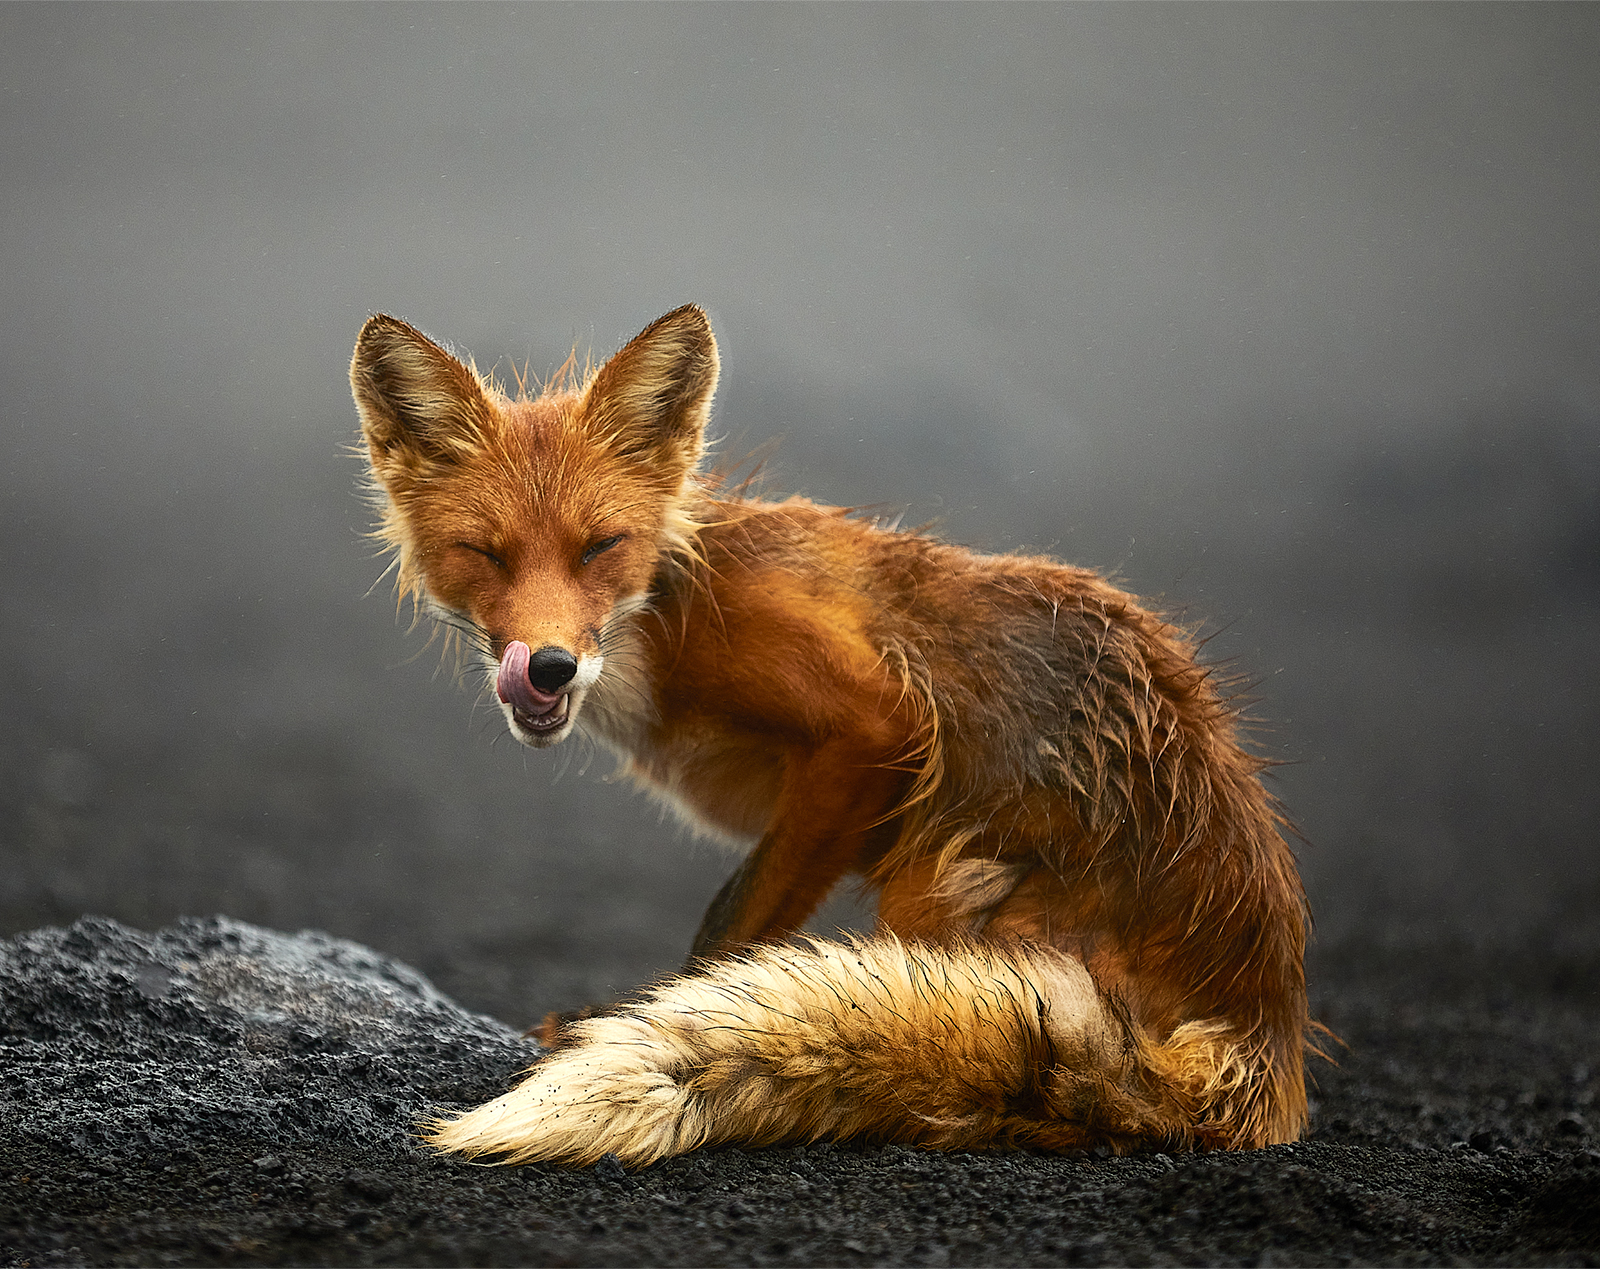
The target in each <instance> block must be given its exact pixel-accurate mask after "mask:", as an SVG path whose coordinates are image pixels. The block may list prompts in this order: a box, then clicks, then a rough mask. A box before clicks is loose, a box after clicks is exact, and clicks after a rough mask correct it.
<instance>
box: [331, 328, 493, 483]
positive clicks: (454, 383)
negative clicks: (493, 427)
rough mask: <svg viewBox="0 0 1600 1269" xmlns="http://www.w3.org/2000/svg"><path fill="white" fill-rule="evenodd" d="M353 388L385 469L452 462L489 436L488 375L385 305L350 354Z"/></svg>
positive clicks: (377, 461)
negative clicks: (386, 310) (481, 375)
mask: <svg viewBox="0 0 1600 1269" xmlns="http://www.w3.org/2000/svg"><path fill="white" fill-rule="evenodd" d="M350 390H351V391H352V392H353V393H354V394H355V398H356V410H357V411H358V412H359V413H360V415H361V430H362V432H363V434H364V435H365V436H366V438H367V446H368V449H369V450H370V452H371V455H372V466H373V470H374V471H375V472H377V474H378V475H379V476H383V475H384V474H385V472H386V471H387V470H390V469H392V468H394V467H395V466H396V465H397V464H398V465H399V466H400V467H410V466H413V465H414V464H415V463H417V462H419V461H427V460H433V461H445V462H448V461H449V460H450V458H451V457H452V456H453V455H454V454H457V453H461V452H465V451H467V450H470V449H472V448H473V447H474V446H476V445H477V444H479V443H480V442H481V441H482V439H483V433H484V429H485V427H486V426H487V424H488V422H489V419H490V417H491V411H490V408H489V402H488V399H487V397H486V396H485V394H484V389H483V382H482V381H481V380H480V379H479V378H478V376H477V374H476V373H475V372H474V371H473V370H472V369H470V368H469V367H467V366H464V365H462V364H461V362H459V361H457V360H456V359H455V358H454V357H452V356H451V355H450V354H449V353H447V352H446V351H445V350H444V349H443V348H441V347H439V345H438V344H436V343H434V342H433V340H431V339H429V338H428V337H427V336H426V335H424V334H423V333H422V332H421V331H419V330H417V329H416V328H415V327H413V326H408V325H407V324H406V323H405V322H402V321H401V320H400V319H399V318H396V317H390V316H388V315H387V314H384V313H379V314H378V315H376V316H375V317H371V318H368V319H367V324H366V325H365V326H363V327H362V328H361V335H360V337H359V338H358V339H357V340H356V352H355V356H354V357H353V358H351V360H350ZM408 460H409V461H408Z"/></svg>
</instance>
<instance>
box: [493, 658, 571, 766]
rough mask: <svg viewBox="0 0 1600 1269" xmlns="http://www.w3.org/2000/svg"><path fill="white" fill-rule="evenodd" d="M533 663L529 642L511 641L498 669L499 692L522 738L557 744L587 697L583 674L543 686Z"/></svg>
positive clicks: (517, 734) (538, 743)
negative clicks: (531, 672) (531, 673)
mask: <svg viewBox="0 0 1600 1269" xmlns="http://www.w3.org/2000/svg"><path fill="white" fill-rule="evenodd" d="M529 663H530V654H529V651H528V646H527V644H525V643H521V642H512V643H510V644H508V645H507V647H506V651H505V653H504V655H503V656H502V657H501V660H500V663H499V665H498V666H497V667H496V669H495V684H494V689H495V695H496V696H498V697H499V698H500V704H501V706H502V708H504V710H505V711H506V716H507V721H508V722H510V724H511V730H512V734H513V735H515V736H516V737H517V739H518V740H520V741H522V742H523V743H524V744H531V745H541V746H542V745H548V744H554V743H555V742H556V741H558V740H560V739H561V737H562V735H563V734H565V731H566V727H567V724H568V723H570V722H571V721H572V714H573V710H574V709H575V708H576V706H577V704H578V702H579V701H580V700H581V699H582V697H583V690H582V689H583V684H582V682H581V679H582V676H581V675H572V680H571V681H569V682H565V683H561V684H560V685H559V686H557V685H556V684H554V683H552V684H551V685H550V686H549V687H548V688H545V687H539V686H538V685H536V684H535V683H533V682H532V681H531V679H530V677H529ZM569 663H572V662H571V659H570V658H569Z"/></svg>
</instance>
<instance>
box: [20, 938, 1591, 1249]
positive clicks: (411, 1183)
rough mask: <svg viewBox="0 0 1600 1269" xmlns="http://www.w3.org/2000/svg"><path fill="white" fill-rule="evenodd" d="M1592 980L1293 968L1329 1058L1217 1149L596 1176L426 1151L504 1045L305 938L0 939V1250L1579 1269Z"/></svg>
mask: <svg viewBox="0 0 1600 1269" xmlns="http://www.w3.org/2000/svg"><path fill="white" fill-rule="evenodd" d="M1595 968H1596V967H1595V966H1594V965H1588V964H1584V965H1571V964H1568V965H1564V966H1556V967H1552V965H1551V964H1550V963H1549V962H1548V961H1536V960H1533V959H1530V960H1528V962H1527V963H1525V964H1521V965H1512V964H1505V963H1491V962H1488V961H1487V960H1485V959H1483V958H1477V959H1476V960H1475V959H1474V958H1473V957H1471V956H1469V955H1467V954H1464V953H1451V954H1450V955H1445V954H1443V953H1440V952H1437V951H1436V952H1435V953H1434V954H1433V955H1432V956H1431V957H1429V956H1424V955H1421V954H1413V955H1410V956H1407V957H1395V958H1379V957H1376V956H1374V957H1371V958H1370V960H1369V962H1368V963H1365V964H1361V963H1357V962H1356V961H1354V960H1352V959H1350V958H1345V959H1344V960H1340V959H1339V958H1337V957H1326V956H1325V957H1324V958H1323V960H1322V961H1320V962H1319V963H1318V970H1319V974H1320V978H1319V980H1318V984H1317V987H1316V990H1315V991H1314V998H1315V1000H1316V1003H1317V1008H1318V1010H1319V1012H1320V1013H1321V1015H1322V1017H1323V1018H1324V1019H1325V1020H1326V1021H1327V1022H1329V1023H1330V1024H1331V1025H1333V1026H1334V1027H1335V1028H1336V1029H1337V1030H1339V1031H1340V1033H1341V1034H1342V1035H1343V1036H1344V1038H1345V1039H1346V1040H1347V1041H1348V1043H1349V1044H1350V1046H1351V1049H1350V1051H1349V1052H1347V1053H1345V1054H1343V1055H1342V1056H1341V1059H1340V1060H1341V1064H1340V1065H1339V1066H1337V1067H1333V1066H1328V1065H1325V1064H1319V1069H1318V1073H1317V1079H1318V1087H1317V1090H1316V1099H1315V1109H1314V1120H1313V1130H1312V1132H1311V1134H1310V1136H1309V1137H1308V1139H1307V1140H1306V1141H1304V1142H1302V1143H1300V1144H1298V1145H1294V1146H1282V1147H1276V1148H1273V1149H1270V1150H1263V1151H1259V1152H1255V1153H1248V1154H1233V1155H1179V1156H1173V1157H1168V1156H1166V1155H1163V1154H1150V1155H1145V1156H1140V1157H1134V1158H1123V1159H1118V1158H1057V1157H1049V1156H1039V1155H1028V1154H1015V1153H1003V1154H989V1155H985V1154H950V1155H941V1154H935V1153H931V1152H927V1151H922V1150H916V1149H908V1148H904V1147H895V1146H891V1147H885V1148H878V1147H862V1146H855V1145H845V1146H835V1145H817V1146H810V1147H795V1148H788V1149H766V1150H748V1151H746V1150H739V1149H722V1150H714V1151H707V1152H704V1153H701V1154H696V1155H692V1156H689V1157H686V1158H681V1159H674V1160H670V1161H668V1162H665V1163H662V1164H658V1165H657V1166H655V1167H652V1168H648V1169H646V1170H644V1171H641V1172H637V1173H632V1174H629V1173H627V1172H624V1170H623V1169H622V1168H620V1167H618V1166H616V1164H615V1163H614V1162H612V1161H609V1160H608V1161H603V1162H602V1163H601V1164H600V1165H599V1166H597V1167H596V1168H594V1169H592V1170H589V1171H581V1172H579V1171H568V1170H562V1169H556V1168H548V1167H543V1166H533V1167H524V1168H492V1167H481V1166H473V1165H470V1164H465V1163H461V1162H457V1161H454V1160H450V1159H440V1158H435V1157H431V1156H430V1155H429V1154H428V1153H426V1152H425V1151H423V1150H421V1149H420V1148H418V1146H417V1145H416V1143H415V1142H414V1140H413V1139H412V1137H411V1135H410V1134H411V1130H412V1126H413V1124H414V1123H415V1121H416V1119H417V1118H418V1117H419V1116H420V1115H422V1114H424V1113H425V1112H426V1111H427V1110H428V1109H430V1108H433V1107H439V1106H453V1105H460V1104H466V1103H469V1102H473V1101H475V1100H479V1099H482V1098H485V1097H488V1096H491V1095H493V1094H495V1093H497V1092H499V1091H501V1090H502V1089H503V1088H504V1087H505V1086H506V1084H507V1083H508V1082H509V1081H510V1079H511V1078H512V1076H513V1075H514V1074H515V1072H517V1071H518V1070H519V1069H520V1068H521V1067H522V1066H523V1065H524V1064H525V1063H526V1062H527V1061H528V1060H529V1059H530V1058H532V1057H533V1056H534V1055H535V1054H536V1052H537V1050H536V1048H535V1047H534V1046H533V1045H531V1044H530V1043H529V1042H528V1041H526V1040H523V1039H521V1038H520V1037H519V1036H518V1035H517V1034H516V1033H515V1032H514V1031H513V1030H511V1029H510V1028H508V1027H506V1026H504V1025H502V1024H500V1023H498V1022H495V1021H494V1020H492V1019H489V1018H487V1017H484V1016H482V1015H477V1014H472V1013H469V1012H467V1011H465V1010H463V1009H461V1008H459V1007H458V1006H456V1005H455V1004H453V1003H452V1002H451V1001H450V1000H448V999H447V998H445V997H444V996H442V995H441V994H440V993H439V992H437V991H436V990H435V989H434V988H433V987H431V986H430V985H429V984H428V982H427V981H426V980H425V979H423V978H422V977H421V976H420V975H418V974H417V973H415V972H414V971H412V970H410V969H408V968H407V967H405V966H403V965H401V964H399V963H398V962H396V961H393V960H391V959H389V958H387V957H384V956H382V955H379V954H378V953H375V952H372V951H370V950H368V949H366V948H363V947H360V946H358V945H356V944H353V943H348V942H344V941H342V940H337V939H332V938H329V937H327V936H325V935H320V934H315V933H303V934H300V935H294V936H290V935H283V934H277V933H273V932H271V931H267V930H262V929H258V928H255V927H253V926H248V925H244V924H240V923H238V922H233V921H228V920H224V919H211V920H193V921H185V922H181V923H179V924H177V925H175V926H173V927H171V928H168V929H165V930H162V931H160V932H158V933H156V934H153V935H150V934H143V933H139V932H136V931H133V930H130V929H127V928H126V927H123V926H120V925H117V924H116V923H114V922H111V921H107V920H103V919H95V918H89V919H85V920H82V921H79V922H77V923H76V924H74V925H73V926H71V927H70V928H69V929H64V930H63V929H44V930H38V931H35V932H33V933H30V934H25V935H22V936H20V937H18V938H16V939H14V940H12V941H10V942H8V943H3V944H0V1027H3V1032H0V1061H3V1063H4V1080H3V1085H0V1100H3V1108H0V1264H4V1265H13V1266H21V1265H28V1266H33V1265H74V1264H96V1265H98V1264H107V1265H113V1264H115V1265H121V1264H127V1265H157V1264H554V1265H678V1264H684V1265H721V1264H797V1265H858V1264H862V1265H864V1264H934V1265H943V1264H966V1265H987V1264H1001V1265H1009V1264H1045V1265H1050V1264H1080V1263H1083V1264H1087V1263H1112V1264H1116V1263H1158V1264H1268V1263H1272V1264H1344V1263H1384V1264H1413V1263H1418V1264H1420V1263H1428V1264H1438V1263H1452V1264H1454V1263H1468V1264H1472V1263H1496V1264H1498V1263H1540V1264H1581V1265H1593V1264H1596V1263H1600V1153H1597V1152H1596V1151H1595V1149H1594V1148H1593V1147H1594V1146H1595V1145H1596V1144H1597V1142H1596V1137H1595V1135H1594V1134H1593V1126H1594V1124H1595V1121H1596V1119H1597V1118H1600V1115H1597V1113H1596V1112H1595V1110H1594V1108H1593V1104H1592V1100H1593V1092H1594V1087H1595V1085H1596V1084H1597V1083H1600V1044H1597V1043H1596V1041H1597V1039H1600V1007H1597V1004H1596V997H1595V993H1594V986H1593V984H1594V981H1595V980H1594V970H1595Z"/></svg>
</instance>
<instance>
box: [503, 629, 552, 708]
mask: <svg viewBox="0 0 1600 1269" xmlns="http://www.w3.org/2000/svg"><path fill="white" fill-rule="evenodd" d="M532 655H533V654H532V653H531V652H529V651H528V645H527V644H525V643H523V642H522V641H521V640H520V639H517V640H513V641H512V642H510V643H508V644H506V650H505V653H504V655H502V656H501V658H500V673H499V674H497V675H496V676H495V680H494V690H495V691H496V692H497V693H498V694H499V696H500V699H501V700H502V701H504V702H505V703H506V704H507V705H509V706H511V708H512V709H520V710H521V711H522V712H523V713H524V714H531V715H533V716H534V717H535V718H538V717H539V716H541V715H543V714H548V713H549V712H550V711H551V710H553V709H554V708H555V707H556V706H557V705H559V704H560V703H561V695H562V694H561V693H560V692H541V691H540V690H539V689H538V688H536V687H535V686H534V685H533V684H532V683H530V682H528V661H529V660H530V658H531V657H532Z"/></svg>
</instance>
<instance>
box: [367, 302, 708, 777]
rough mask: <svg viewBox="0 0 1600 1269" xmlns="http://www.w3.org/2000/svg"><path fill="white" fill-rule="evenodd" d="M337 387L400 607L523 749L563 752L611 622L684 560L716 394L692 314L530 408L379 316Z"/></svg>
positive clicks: (601, 660) (654, 330) (691, 310)
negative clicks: (491, 695) (352, 413)
mask: <svg viewBox="0 0 1600 1269" xmlns="http://www.w3.org/2000/svg"><path fill="white" fill-rule="evenodd" d="M350 384H351V388H352V389H353V391H354V392H355V399H356V409H357V410H358V411H359V412H360V415H361V430H362V433H363V435H364V437H365V439H366V444H367V455H368V458H369V461H370V463H371V468H372V476H373V480H374V483H375V486H376V488H377V490H378V491H379V494H380V501H381V504H382V522H381V525H380V528H379V534H380V536H381V537H382V538H383V539H384V540H385V541H386V542H387V543H388V545H389V546H391V547H392V548H393V549H395V550H396V551H397V552H398V555H399V561H398V568H399V587H400V590H401V592H402V593H403V594H408V595H410V596H411V597H412V598H413V599H416V600H418V601H420V602H424V603H427V604H429V605H430V606H431V607H433V608H434V609H435V611H436V612H438V615H439V616H441V618H442V619H443V620H445V621H447V622H450V623H451V624H453V625H455V626H456V627H457V628H458V629H463V630H464V631H465V632H466V633H467V635H468V637H469V638H470V639H471V640H472V642H473V643H474V644H475V646H476V648H477V650H478V651H479V653H480V654H481V655H482V656H483V658H484V660H485V668H486V669H487V670H488V671H489V672H490V674H491V675H492V676H493V679H494V684H495V690H496V693H497V695H498V696H499V699H500V702H501V707H502V709H503V710H504V712H505V715H506V720H507V722H508V723H509V724H510V727H511V732H512V734H513V735H514V736H516V737H517V739H518V740H520V741H522V742H523V743H524V744H528V745H538V746H545V745H553V744H556V743H557V742H559V741H561V740H563V739H564V738H565V737H566V736H567V734H568V733H569V732H570V731H571V730H572V725H573V722H574V720H575V719H576V718H577V716H578V711H579V710H580V709H581V708H582V706H583V701H584V698H585V696H586V695H588V693H589V691H590V689H592V688H593V687H594V686H595V684H596V683H597V682H598V681H599V680H600V676H601V673H602V671H603V669H604V666H605V657H606V653H607V650H608V646H609V645H610V644H611V642H612V640H613V639H614V637H615V636H616V634H617V632H618V630H619V627H620V623H623V622H625V621H626V619H627V618H628V616H629V615H630V614H632V613H633V612H636V611H637V610H638V609H640V608H641V607H643V606H644V604H645V603H646V602H647V599H648V595H649V591H650V585H651V581H652V579H653V578H654V577H655V575H656V573H657V571H658V569H660V568H661V567H662V564H663V562H664V560H665V559H666V558H667V557H668V556H669V555H670V553H671V552H673V551H680V550H685V549H687V548H689V546H690V540H691V538H692V536H693V533H694V530H695V525H694V522H693V518H692V502H693V479H694V472H695V468H696V466H697V465H698V463H699V461H700V458H701V455H702V453H703V450H704V447H705V425H706V420H707V417H708V414H709V412H710V408H711V395H712V393H713V391H714V390H715V389H716V386H717V341H716V339H715V338H714V337H713V336H712V333H711V324H710V322H709V321H707V319H706V315H705V313H703V312H702V311H701V310H700V309H699V308H696V307H695V306H693V305H687V306H685V307H684V308H680V309H677V310H675V311H673V312H671V313H668V314H667V315H666V316H665V317H663V318H660V319H659V320H657V321H655V322H652V323H651V324H650V325H649V326H647V327H646V328H645V329H644V330H643V331H642V332H641V333H640V334H639V335H638V336H637V337H636V338H635V339H634V340H633V341H632V342H631V343H630V344H628V346H627V347H626V348H624V349H623V350H622V351H621V352H619V353H617V354H616V355H615V356H614V357H612V358H611V359H610V360H609V361H607V362H606V363H605V364H604V365H603V366H601V367H600V369H599V370H598V371H596V372H595V373H594V374H592V375H591V376H589V378H588V379H587V381H586V382H584V383H583V384H582V385H581V386H579V387H571V386H567V385H565V384H558V385H555V386H552V387H549V388H547V389H546V390H545V391H544V392H542V393H541V394H540V395H539V396H538V397H536V398H533V399H531V400H530V399H528V398H526V397H525V396H524V397H519V398H518V399H516V400H512V399H510V398H509V397H507V396H505V395H503V394H502V393H500V392H499V391H498V390H497V389H496V388H495V386H494V385H493V384H491V383H489V382H487V381H485V380H484V379H483V378H482V377H480V376H479V375H478V373H477V371H476V369H474V368H473V367H472V366H471V365H470V364H463V363H462V362H461V361H459V360H457V359H456V358H455V357H454V356H452V355H451V354H450V353H449V352H447V351H446V350H445V349H443V348H441V347H440V346H439V345H438V344H436V343H434V342H433V341H432V340H430V339H429V338H428V337H427V336H425V335H423V334H422V333H421V332H420V331H418V330H416V329H415V328H413V327H411V326H408V325H407V324H406V323H405V322H402V321H399V320H397V319H396V318H393V317H387V316H383V315H379V316H377V317H373V318H371V319H370V320H369V321H368V322H367V324H366V325H365V326H364V327H362V330H361V337H360V338H359V339H358V340H357V341H356V351H355V357H354V359H353V360H352V361H351V363H350Z"/></svg>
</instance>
